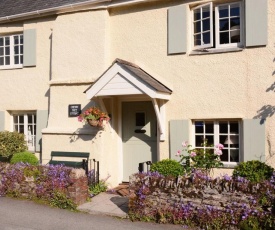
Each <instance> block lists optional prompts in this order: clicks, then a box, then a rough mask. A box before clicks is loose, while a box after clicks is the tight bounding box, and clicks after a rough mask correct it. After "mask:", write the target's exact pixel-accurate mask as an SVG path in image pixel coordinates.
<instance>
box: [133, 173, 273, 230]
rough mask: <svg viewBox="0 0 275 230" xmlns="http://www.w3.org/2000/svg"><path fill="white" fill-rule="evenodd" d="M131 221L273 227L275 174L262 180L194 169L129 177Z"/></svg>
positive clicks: (234, 226)
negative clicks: (182, 174) (177, 173)
mask: <svg viewBox="0 0 275 230" xmlns="http://www.w3.org/2000/svg"><path fill="white" fill-rule="evenodd" d="M130 192H131V194H130V200H129V216H130V218H131V219H132V220H146V221H156V222H159V223H174V224H183V225H187V226H191V227H199V228H203V229H275V218H274V208H275V207H274V204H275V174H274V175H273V176H272V177H271V179H270V180H266V181H262V182H260V183H251V182H250V181H248V180H246V179H244V178H241V177H238V178H237V179H232V178H231V177H230V176H227V175H225V176H223V177H221V178H215V179H212V178H210V177H208V176H207V175H205V174H203V173H201V172H200V171H196V172H194V173H192V174H191V175H190V176H186V177H178V178H174V177H164V176H162V175H160V174H158V173H157V172H154V173H152V172H149V173H140V174H135V175H133V176H132V178H131V179H130Z"/></svg>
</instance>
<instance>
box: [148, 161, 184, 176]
mask: <svg viewBox="0 0 275 230" xmlns="http://www.w3.org/2000/svg"><path fill="white" fill-rule="evenodd" d="M150 170H151V171H152V172H156V171H157V172H159V173H160V174H162V175H163V176H175V177H176V176H179V175H182V174H183V166H182V165H181V164H180V163H179V162H178V161H176V160H172V159H165V160H161V161H158V162H156V163H153V164H152V165H151V168H150Z"/></svg>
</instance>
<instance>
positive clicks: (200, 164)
mask: <svg viewBox="0 0 275 230" xmlns="http://www.w3.org/2000/svg"><path fill="white" fill-rule="evenodd" d="M182 147H183V150H182V152H183V153H182V154H181V151H180V150H179V151H178V152H177V155H176V156H178V157H180V158H181V159H180V161H179V162H180V163H182V164H184V165H185V167H184V169H185V172H186V173H190V172H191V171H192V170H193V169H200V170H204V171H205V172H206V174H208V175H209V174H210V172H211V170H212V169H213V168H218V167H221V166H223V163H222V162H221V160H220V155H222V149H223V145H222V144H217V145H216V146H215V148H214V146H213V145H208V144H207V140H204V142H203V144H202V148H197V149H192V148H191V147H192V145H188V142H187V141H185V142H183V143H182Z"/></svg>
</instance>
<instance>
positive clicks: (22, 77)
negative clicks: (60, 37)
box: [0, 17, 54, 130]
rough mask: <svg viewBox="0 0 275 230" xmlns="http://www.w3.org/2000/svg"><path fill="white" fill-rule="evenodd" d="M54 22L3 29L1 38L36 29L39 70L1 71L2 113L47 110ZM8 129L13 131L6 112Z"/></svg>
mask: <svg viewBox="0 0 275 230" xmlns="http://www.w3.org/2000/svg"><path fill="white" fill-rule="evenodd" d="M53 21H54V18H52V17H51V18H45V19H37V20H29V21H24V22H23V23H14V24H13V23H10V24H6V25H3V26H1V28H0V33H1V34H7V33H8V34H10V33H12V34H14V33H23V30H25V29H36V35H37V43H36V45H37V46H36V60H37V62H36V66H35V67H28V68H22V69H13V70H10V69H8V70H0V85H1V86H2V87H1V90H0V98H1V103H0V110H2V111H20V110H23V111H26V110H33V111H35V110H47V109H48V102H49V98H48V97H49V95H48V90H49V85H48V81H49V78H50V62H49V60H50V42H51V40H50V36H51V28H52V26H53ZM5 128H6V129H7V130H11V128H12V127H11V121H10V116H9V113H8V112H6V119H5Z"/></svg>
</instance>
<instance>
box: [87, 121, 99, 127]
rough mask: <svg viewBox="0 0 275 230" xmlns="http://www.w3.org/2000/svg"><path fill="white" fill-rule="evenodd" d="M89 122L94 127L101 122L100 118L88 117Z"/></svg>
mask: <svg viewBox="0 0 275 230" xmlns="http://www.w3.org/2000/svg"><path fill="white" fill-rule="evenodd" d="M87 122H88V124H89V125H90V126H94V127H96V126H98V124H99V120H93V119H87Z"/></svg>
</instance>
